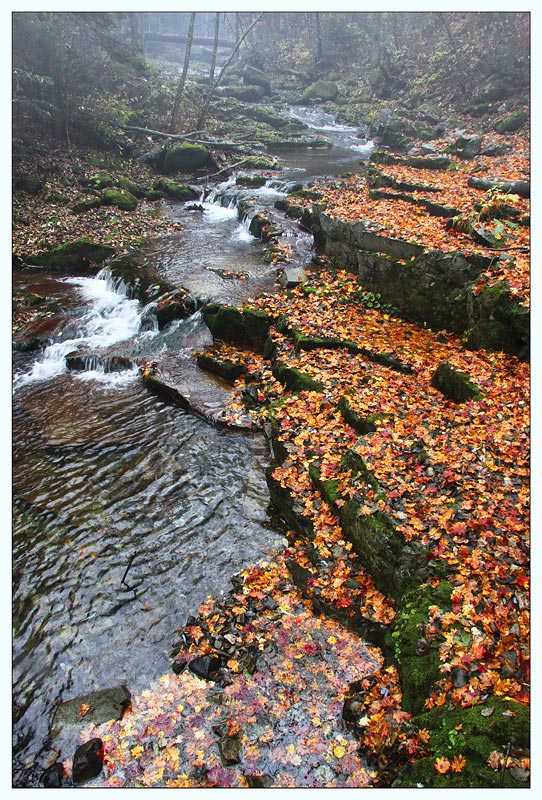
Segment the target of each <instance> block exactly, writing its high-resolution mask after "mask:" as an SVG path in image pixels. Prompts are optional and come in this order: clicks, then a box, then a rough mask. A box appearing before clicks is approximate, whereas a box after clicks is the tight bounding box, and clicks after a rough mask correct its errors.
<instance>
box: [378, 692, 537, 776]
mask: <svg viewBox="0 0 542 800" xmlns="http://www.w3.org/2000/svg"><path fill="white" fill-rule="evenodd" d="M413 722H414V723H415V725H416V728H417V729H426V730H428V731H430V732H431V738H430V739H429V742H428V744H427V745H426V751H427V755H426V756H425V757H423V758H420V759H418V760H411V761H409V763H408V764H407V766H406V768H405V769H403V771H402V773H401V775H400V777H399V778H398V780H397V781H396V782H395V783H394V786H396V787H399V788H401V789H408V788H434V789H461V788H463V789H500V788H502V789H503V790H504V789H521V788H527V787H528V786H529V773H528V771H526V770H525V769H523V768H521V767H520V766H518V759H521V758H522V757H528V755H529V746H530V717H529V708H528V707H527V706H524V705H522V704H521V703H518V702H516V701H515V700H511V699H509V698H506V697H490V698H488V699H487V700H486V701H485V703H482V704H479V705H474V706H471V707H470V708H461V707H457V708H453V709H450V708H449V707H448V706H447V705H446V706H439V707H437V708H434V709H432V710H431V711H428V712H426V713H424V714H420V715H418V716H417V717H415V719H414V720H413ZM492 754H493V755H492ZM499 754H500V755H499ZM454 756H463V758H464V760H465V764H464V766H463V768H462V769H461V771H459V772H453V771H452V770H451V769H449V770H447V771H446V772H444V773H440V772H438V771H437V770H436V768H435V765H436V762H437V759H446V761H447V762H452V761H453V759H454ZM490 756H492V758H491V760H490V761H489V759H490ZM488 761H489V763H488Z"/></svg>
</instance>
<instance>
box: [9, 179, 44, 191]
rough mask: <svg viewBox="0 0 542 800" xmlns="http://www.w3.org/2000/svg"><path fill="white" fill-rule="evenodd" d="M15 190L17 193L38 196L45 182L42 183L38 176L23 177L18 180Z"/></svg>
mask: <svg viewBox="0 0 542 800" xmlns="http://www.w3.org/2000/svg"><path fill="white" fill-rule="evenodd" d="M14 188H15V190H16V191H22V192H26V194H31V195H37V194H39V193H40V192H41V190H42V189H43V181H41V180H40V179H39V178H38V177H37V176H36V175H23V176H21V177H20V178H17V180H16V181H15V184H14Z"/></svg>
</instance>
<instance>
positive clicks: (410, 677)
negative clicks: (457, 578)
mask: <svg viewBox="0 0 542 800" xmlns="http://www.w3.org/2000/svg"><path fill="white" fill-rule="evenodd" d="M452 588H453V587H452V586H451V584H450V583H448V581H440V583H439V585H438V586H437V587H436V588H435V587H433V586H431V585H430V584H425V585H423V586H418V587H417V588H416V589H415V590H414V591H413V592H410V593H409V594H408V595H406V596H405V597H404V598H403V600H402V602H401V606H400V609H399V611H398V613H397V616H396V618H395V620H394V622H393V625H392V627H391V629H390V631H389V635H390V636H391V641H392V643H393V653H394V658H395V661H396V663H397V668H398V670H399V675H400V678H401V687H402V691H403V702H402V707H403V709H404V711H408V712H409V713H410V714H419V713H420V712H421V711H422V710H423V707H424V703H425V700H426V698H427V697H428V696H429V694H430V692H431V688H432V686H433V684H434V683H436V682H437V681H438V680H439V679H440V678H442V674H441V672H440V663H441V662H440V656H439V651H438V642H434V643H429V644H428V646H424V647H421V646H420V641H421V639H422V634H421V633H420V627H419V626H421V627H423V626H424V625H425V624H426V623H428V622H429V608H430V606H438V607H439V608H441V609H443V610H445V611H449V610H450V608H451V600H450V598H451V594H452ZM425 644H426V643H425V642H424V645H425Z"/></svg>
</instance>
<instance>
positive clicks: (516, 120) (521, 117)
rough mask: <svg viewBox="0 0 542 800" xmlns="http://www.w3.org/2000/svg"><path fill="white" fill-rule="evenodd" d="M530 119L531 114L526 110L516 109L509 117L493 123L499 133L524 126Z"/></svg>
mask: <svg viewBox="0 0 542 800" xmlns="http://www.w3.org/2000/svg"><path fill="white" fill-rule="evenodd" d="M528 119H529V115H528V114H527V112H526V111H515V112H514V113H513V114H509V115H508V116H507V117H503V118H502V119H499V120H497V122H496V123H495V124H494V125H493V129H494V130H495V131H497V133H508V132H510V133H511V132H513V131H517V130H519V129H520V128H522V127H523V126H524V125H525V123H526V122H527V120H528Z"/></svg>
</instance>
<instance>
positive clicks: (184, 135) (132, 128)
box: [121, 125, 204, 139]
mask: <svg viewBox="0 0 542 800" xmlns="http://www.w3.org/2000/svg"><path fill="white" fill-rule="evenodd" d="M121 127H122V129H123V130H125V131H137V132H138V133H146V134H147V135H149V136H161V137H163V138H164V139H189V138H190V137H191V136H196V135H197V134H198V133H204V131H192V132H191V133H165V131H154V130H152V129H151V128H139V127H138V126H137V125H122V126H121Z"/></svg>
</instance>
